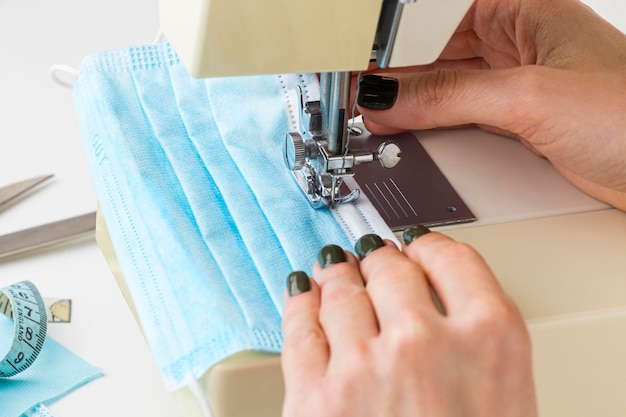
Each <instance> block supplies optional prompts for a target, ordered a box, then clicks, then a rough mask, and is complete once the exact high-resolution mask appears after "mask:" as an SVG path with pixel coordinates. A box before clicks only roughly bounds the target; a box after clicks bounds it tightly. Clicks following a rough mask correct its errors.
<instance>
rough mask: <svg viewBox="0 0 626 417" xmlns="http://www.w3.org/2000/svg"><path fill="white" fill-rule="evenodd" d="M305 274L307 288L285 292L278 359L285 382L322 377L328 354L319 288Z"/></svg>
mask: <svg viewBox="0 0 626 417" xmlns="http://www.w3.org/2000/svg"><path fill="white" fill-rule="evenodd" d="M305 278H306V280H307V281H308V284H309V286H310V290H308V291H304V292H301V293H299V294H297V295H293V296H289V295H288V294H287V292H285V307H284V311H283V323H282V325H283V339H284V343H283V351H282V354H281V362H282V368H283V375H284V377H285V384H286V385H288V386H290V385H292V384H293V383H299V381H302V380H309V379H311V378H316V377H321V376H322V375H323V374H324V373H325V372H326V366H327V364H328V358H329V350H328V341H327V340H326V336H325V334H324V330H323V329H322V325H321V324H320V322H319V310H320V289H319V286H318V285H317V283H315V281H313V280H310V279H309V278H308V277H306V276H305Z"/></svg>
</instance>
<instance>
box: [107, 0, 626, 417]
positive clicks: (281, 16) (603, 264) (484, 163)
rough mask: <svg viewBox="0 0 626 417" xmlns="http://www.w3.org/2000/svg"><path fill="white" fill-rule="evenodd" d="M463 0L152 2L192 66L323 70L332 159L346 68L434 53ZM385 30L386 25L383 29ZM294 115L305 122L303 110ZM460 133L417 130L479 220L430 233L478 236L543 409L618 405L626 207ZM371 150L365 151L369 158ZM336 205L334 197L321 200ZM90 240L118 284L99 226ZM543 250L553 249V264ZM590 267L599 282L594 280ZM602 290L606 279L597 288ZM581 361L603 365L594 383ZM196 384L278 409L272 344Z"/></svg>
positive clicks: (235, 408)
mask: <svg viewBox="0 0 626 417" xmlns="http://www.w3.org/2000/svg"><path fill="white" fill-rule="evenodd" d="M472 2H473V1H472V0H443V1H442V0H418V1H417V2H411V1H408V0H407V1H402V0H340V1H337V0H320V1H315V2H303V1H293V0H274V1H267V2H259V1H253V0H159V8H160V14H161V27H162V29H163V31H164V34H165V36H166V37H167V39H168V40H169V41H170V42H171V43H172V45H173V47H174V49H175V50H176V51H177V53H178V54H179V56H180V58H181V60H182V61H183V63H185V65H186V66H187V68H188V69H189V71H190V72H191V73H192V74H193V75H195V76H197V77H218V76H234V75H253V74H273V73H298V72H320V73H324V74H327V75H324V76H323V78H324V80H323V81H322V97H321V100H320V101H321V102H323V101H324V100H326V103H325V104H322V103H320V113H322V116H323V117H324V118H326V120H327V121H326V122H324V123H326V124H327V125H332V126H326V131H325V132H324V135H325V136H324V138H323V140H322V147H323V148H324V149H326V150H327V151H328V154H329V155H335V156H336V155H344V154H345V152H346V149H345V148H346V144H345V141H344V140H343V138H342V135H343V134H344V133H345V132H346V128H345V123H346V117H345V114H346V97H347V92H349V90H347V88H348V87H346V79H347V77H348V75H349V73H350V72H351V71H359V70H364V69H366V68H367V66H368V64H369V62H370V59H371V58H375V59H376V60H377V61H378V62H379V65H380V66H382V67H400V66H409V65H418V64H427V63H430V62H432V61H434V60H435V59H436V58H437V57H438V55H439V54H440V52H441V50H442V48H443V47H444V46H445V44H446V43H447V41H448V39H449V37H450V36H451V34H452V33H453V31H454V30H455V28H456V27H457V25H458V23H459V22H460V20H461V19H462V17H463V16H464V14H465V13H466V10H467V9H468V7H470V5H471V4H472ZM396 11H400V12H401V13H396ZM381 33H386V34H395V36H387V37H382V38H381ZM383 39H386V41H384V40H383ZM373 46H374V48H373ZM325 84H326V85H327V86H330V88H327V87H324V85H325ZM328 102H332V104H328ZM301 106H302V109H301V111H302V112H303V113H305V111H304V110H306V106H307V103H305V102H304V101H303V100H302V101H301ZM321 107H323V109H321ZM341 112H343V113H344V116H341V117H339V116H340V113H341ZM331 119H332V120H334V121H333V122H330V120H331ZM301 124H303V125H304V130H307V127H308V126H307V123H306V121H301ZM290 133H293V132H285V135H286V139H288V138H287V136H289V135H290ZM297 133H299V134H302V132H297ZM309 133H311V132H309ZM315 135H316V133H315V132H313V134H312V135H311V136H315ZM333 135H339V138H338V140H335V139H333V138H332V137H331V136H333ZM459 136H460V134H459V132H455V133H452V134H450V133H447V132H442V131H435V132H424V133H423V134H422V135H421V137H420V142H421V143H422V144H423V145H424V147H425V148H426V150H427V151H428V152H429V153H431V154H432V155H433V159H434V160H435V162H436V163H437V165H439V167H440V168H441V169H442V171H443V172H444V173H445V174H446V176H447V177H449V178H450V180H451V182H452V183H453V184H454V185H455V187H456V188H458V189H460V191H461V194H462V195H463V197H464V199H466V200H467V201H468V203H469V205H470V206H471V207H472V210H474V211H475V213H476V215H477V217H478V221H476V222H474V223H472V224H471V227H460V228H457V227H452V228H450V227H447V228H443V229H439V230H442V231H443V232H444V233H448V234H450V235H451V236H453V237H455V238H457V239H460V240H464V241H467V242H469V243H470V244H472V245H474V246H475V247H477V248H478V249H479V251H480V252H481V253H482V254H483V256H485V258H486V259H487V261H488V262H489V263H490V264H491V266H492V268H493V269H494V272H495V273H496V275H497V276H498V277H499V279H500V280H501V283H502V285H503V286H504V288H505V290H506V291H507V292H508V293H509V294H510V295H511V296H512V297H513V298H514V299H515V301H516V302H517V303H518V305H519V306H520V309H521V311H522V314H523V315H524V317H525V319H526V320H527V322H528V324H529V328H530V332H531V336H532V338H533V344H534V346H535V347H534V357H535V377H536V379H537V389H538V397H539V405H540V411H541V414H542V415H546V416H559V415H570V416H576V417H578V416H581V417H582V416H586V415H603V416H616V417H617V416H622V415H623V414H624V412H625V411H626V409H624V407H623V395H622V392H621V391H620V390H619V389H614V390H603V389H602V388H598V387H604V386H607V385H610V386H612V387H614V388H617V387H618V386H622V387H623V386H624V385H626V379H625V378H626V377H624V375H626V361H625V360H624V359H623V358H624V357H623V351H624V349H626V336H625V334H626V333H625V332H623V331H621V332H619V331H618V330H619V329H623V326H626V298H625V296H624V295H623V294H626V279H625V278H626V259H625V258H624V257H623V254H624V253H626V239H625V238H624V236H626V215H625V214H624V213H622V212H619V211H616V210H613V209H610V208H608V207H607V206H605V205H603V204H601V203H599V202H596V201H595V200H593V199H591V198H589V197H587V196H584V195H582V194H581V193H580V192H578V191H577V190H575V189H574V188H573V187H570V186H569V184H567V183H566V182H565V181H564V180H562V178H561V177H560V176H559V175H558V174H557V173H556V172H555V171H554V170H553V169H552V167H551V166H550V165H549V163H547V162H546V161H543V160H540V159H539V158H536V157H535V156H534V155H531V154H530V153H529V152H526V151H525V150H524V149H521V147H520V146H519V144H517V143H516V142H514V141H507V140H504V139H502V138H496V137H495V136H493V135H488V134H485V133H483V132H478V131H476V130H469V131H464V132H463V133H462V136H463V137H462V138H460V137H459ZM329 137H331V140H329ZM303 139H304V140H308V139H310V138H303ZM416 142H417V141H416ZM329 143H331V145H330V147H329V146H328V144H329ZM332 143H335V144H332ZM287 144H288V143H287ZM404 146H405V145H404V144H401V147H404ZM444 148H445V149H444ZM485 149H489V151H488V152H489V157H488V158H485V157H484V156H485V154H486V151H485ZM277 152H285V150H284V149H277ZM374 152H375V151H374ZM374 152H371V153H370V156H371V158H370V157H369V156H368V157H367V159H372V160H375V159H377V155H376V154H375V153H374ZM357 154H358V152H357ZM309 156H311V155H309ZM403 157H404V154H403ZM309 159H311V158H309ZM503 161H506V162H504V163H505V165H506V167H504V168H503V166H502V163H503ZM294 162H297V161H295V160H294ZM301 162H302V161H301V159H300V161H299V162H298V163H297V164H292V168H293V167H295V166H296V165H300V163H301ZM370 165H374V164H370ZM285 169H287V168H285ZM395 169H397V168H394V169H391V170H389V171H394V170H395ZM359 175H360V174H358V173H357V175H356V180H357V182H360V181H359V178H360V177H359ZM296 178H297V177H296ZM305 193H306V191H305ZM334 203H335V200H334V198H331V201H330V202H328V201H327V203H323V204H321V206H326V205H329V206H330V205H333V204H334ZM100 220H102V219H100ZM539 236H541V237H540V238H538V237H539ZM98 241H99V244H100V246H101V247H102V248H103V250H104V252H105V253H107V252H109V254H108V255H107V259H108V260H109V262H110V263H111V264H112V265H111V266H112V270H113V271H115V272H116V276H117V278H118V282H119V283H120V287H121V288H122V290H124V288H125V281H124V279H123V276H122V274H121V271H120V270H119V268H118V267H116V265H115V256H114V253H113V251H112V247H111V245H110V242H109V241H108V234H107V233H106V227H105V225H104V224H101V225H99V228H98ZM503 243H505V244H503ZM599 247H601V248H603V250H598V248H599ZM546 253H550V254H553V258H551V259H554V261H553V262H551V261H550V259H547V258H550V257H549V256H548V255H546ZM573 254H574V256H573V257H572V255H573ZM583 254H584V256H583ZM590 276H594V277H595V278H594V280H595V283H593V284H592V283H589V280H588V278H589V277H590ZM597 287H602V289H603V290H602V291H594V289H595V288H597ZM123 292H124V293H125V295H126V297H127V300H128V302H129V304H130V305H131V307H132V299H131V298H130V296H129V295H128V292H127V291H123ZM558 295H561V296H560V297H559V296H558ZM616 329H617V330H616ZM594 342H598V343H597V344H596V343H594ZM579 372H582V373H586V374H589V375H592V376H593V375H596V376H597V375H600V374H601V375H602V380H601V381H598V380H594V379H593V377H590V378H589V379H587V378H586V377H581V376H580V375H579ZM199 382H200V384H201V386H202V387H203V388H204V389H205V392H206V397H207V398H208V400H209V402H210V404H211V406H212V408H213V411H214V414H215V417H235V416H236V417H247V416H250V417H252V416H254V417H278V416H279V415H280V414H281V404H282V398H283V390H284V387H283V383H282V377H281V370H280V357H279V356H278V355H269V354H264V353H261V352H242V353H241V354H240V355H236V357H233V358H229V359H228V360H226V361H224V362H222V363H219V364H217V365H215V366H214V367H213V368H212V369H210V370H209V371H207V373H206V374H205V375H204V376H203V378H201V379H200V381H199ZM174 397H175V398H176V399H177V401H178V402H179V403H180V404H181V405H182V407H183V409H184V415H185V416H202V415H203V414H202V411H201V409H200V407H199V405H198V403H197V401H196V399H195V397H194V396H193V395H192V394H191V393H190V392H189V391H187V390H181V391H179V392H176V393H174ZM574 398H575V399H578V401H574V400H573V399H574ZM583 399H585V400H584V401H583ZM581 401H583V402H581Z"/></svg>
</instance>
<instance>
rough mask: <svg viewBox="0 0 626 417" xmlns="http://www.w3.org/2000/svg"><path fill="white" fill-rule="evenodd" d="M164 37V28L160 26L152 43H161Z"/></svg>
mask: <svg viewBox="0 0 626 417" xmlns="http://www.w3.org/2000/svg"><path fill="white" fill-rule="evenodd" d="M163 39H165V34H164V33H163V30H162V29H161V28H159V30H158V31H157V33H156V35H155V37H154V40H153V41H152V43H153V44H157V43H161V42H163Z"/></svg>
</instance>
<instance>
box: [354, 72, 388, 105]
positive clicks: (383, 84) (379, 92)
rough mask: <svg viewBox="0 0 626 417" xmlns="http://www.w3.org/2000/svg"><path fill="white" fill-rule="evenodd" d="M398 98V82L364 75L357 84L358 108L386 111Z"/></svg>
mask: <svg viewBox="0 0 626 417" xmlns="http://www.w3.org/2000/svg"><path fill="white" fill-rule="evenodd" d="M397 96H398V80H396V79H395V78H391V77H381V76H380V75H366V76H364V77H363V78H361V81H360V82H359V95H358V97H357V100H356V101H357V103H358V104H359V106H362V107H365V108H367V109H373V110H386V109H388V108H390V107H391V106H393V103H395V101H396V97H397Z"/></svg>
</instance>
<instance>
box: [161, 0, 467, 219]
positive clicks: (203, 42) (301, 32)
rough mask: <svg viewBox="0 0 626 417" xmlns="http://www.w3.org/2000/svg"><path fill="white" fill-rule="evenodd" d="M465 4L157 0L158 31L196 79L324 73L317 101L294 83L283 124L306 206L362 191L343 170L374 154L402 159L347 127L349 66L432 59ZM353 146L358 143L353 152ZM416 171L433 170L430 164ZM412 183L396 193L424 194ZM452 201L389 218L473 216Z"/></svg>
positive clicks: (391, 163) (393, 147) (461, 0)
mask: <svg viewBox="0 0 626 417" xmlns="http://www.w3.org/2000/svg"><path fill="white" fill-rule="evenodd" d="M471 3H472V0H451V1H447V2H445V3H443V4H442V3H441V2H439V1H436V0H421V1H419V2H416V1H415V0H384V1H383V0H367V1H361V0H350V1H341V2H336V1H333V0H326V1H321V2H287V1H282V2H275V1H274V2H264V3H258V2H253V1H246V0H239V1H221V2H220V1H186V2H180V1H174V0H161V1H160V3H159V6H160V14H161V26H162V29H163V32H164V33H165V35H166V37H167V39H168V40H169V41H170V42H171V43H172V45H173V47H174V49H175V50H176V51H177V53H178V54H179V56H180V58H181V59H182V61H183V62H184V63H185V65H186V67H187V68H188V69H189V71H190V72H191V73H192V75H194V76H196V77H219V76H233V75H254V74H274V73H276V74H281V73H299V72H308V73H310V72H318V73H321V75H320V90H321V92H320V100H316V101H309V102H307V101H306V98H305V94H304V93H303V92H302V91H299V95H300V97H299V98H300V99H299V111H298V114H299V115H300V129H299V131H295V132H285V133H286V136H285V145H284V150H283V152H284V154H285V159H286V162H287V166H288V167H289V169H290V170H291V171H292V172H293V175H294V177H295V179H296V181H297V182H298V184H300V187H301V189H302V191H303V193H304V194H305V195H306V197H307V198H308V200H309V202H310V203H311V205H313V207H316V208H322V207H334V206H335V205H336V204H340V203H343V202H349V201H353V200H355V199H356V198H358V197H359V194H360V190H359V189H351V190H346V188H343V187H342V186H343V184H344V178H346V177H351V176H353V175H354V173H355V169H356V166H357V165H362V164H366V163H369V162H373V161H378V162H379V164H380V166H382V167H384V168H393V167H395V166H396V165H397V164H398V163H399V162H400V159H401V151H400V147H398V145H397V144H396V143H393V142H390V141H383V140H381V141H378V142H377V143H375V145H376V149H374V150H372V149H365V148H364V147H363V146H359V141H360V142H363V141H365V140H366V138H365V137H362V136H363V135H362V130H357V129H355V128H352V129H348V119H349V118H350V115H351V109H350V108H349V105H350V95H351V93H354V92H351V91H350V82H351V74H352V71H361V70H366V69H367V68H368V65H369V64H370V62H371V61H375V62H376V64H377V66H378V67H379V68H388V67H405V66H411V65H421V64H429V63H431V62H433V61H434V60H436V59H437V57H438V56H439V54H440V53H441V51H442V49H443V48H444V47H445V45H446V43H447V42H448V40H449V39H450V37H451V35H452V33H453V32H454V30H455V29H456V27H457V26H458V24H459V22H460V21H461V19H462V18H463V16H464V15H465V13H466V11H467V9H468V8H469V6H470V5H471ZM192 16H193V18H192ZM320 22H321V24H320ZM233 28H235V29H236V30H232V29H233ZM351 136H352V137H351ZM360 136H361V137H360ZM351 139H352V143H351V144H350V147H349V146H348V143H349V142H350V141H351ZM369 142H370V143H371V142H373V141H372V140H370V141H369ZM353 148H355V149H358V151H354V152H353ZM416 152H420V149H417V150H416V151H412V152H411V153H410V154H409V153H407V152H406V151H405V152H403V155H405V156H407V155H410V156H412V157H413V158H416V157H417V156H416ZM422 153H423V151H422ZM412 162H417V161H412ZM403 166H404V167H410V166H412V167H413V169H420V167H424V164H418V163H411V161H408V162H406V163H405V164H404V165H403ZM421 169H429V170H431V171H436V170H437V168H436V166H435V165H433V164H430V165H429V167H428V168H421ZM369 171H371V170H368V171H363V174H361V175H362V176H365V175H369V176H372V175H373V176H374V177H380V175H379V174H378V171H376V170H374V171H373V172H369ZM429 175H430V174H429ZM423 176H424V175H420V173H419V172H408V173H407V172H403V173H401V174H399V177H400V178H407V177H423ZM441 177H442V176H441ZM442 178H443V177H442ZM443 182H445V181H442V183H443ZM395 183H401V181H396V182H395ZM442 183H440V184H438V186H439V189H441V190H443V189H444V188H446V185H444V184H442ZM409 188H410V189H413V190H412V191H411V190H404V189H400V188H399V189H398V192H400V193H402V194H403V195H408V196H410V195H415V194H419V195H423V194H424V193H423V192H420V190H415V188H416V187H415V186H414V185H413V186H412V187H409ZM447 189H450V187H449V186H447ZM453 193H454V192H453V191H451V192H450V194H453ZM429 194H430V195H434V194H435V193H432V192H431V193H429ZM370 199H371V198H370ZM454 200H457V201H451V200H450V199H447V200H446V201H445V202H442V203H441V204H440V205H441V206H445V209H444V210H441V211H439V213H441V214H443V217H441V215H438V216H435V217H434V218H430V217H429V218H407V219H404V220H403V222H402V223H400V224H398V225H393V226H397V227H396V228H397V229H400V228H402V227H406V226H407V225H410V224H415V223H421V224H429V225H433V224H440V223H454V222H459V221H467V220H472V219H473V215H472V214H471V213H469V210H467V209H466V208H464V204H463V203H462V202H461V201H458V200H460V199H458V198H457V197H455V198H454ZM411 203H413V202H412V201H409V202H408V204H411ZM431 204H437V203H436V202H434V203H431ZM450 207H454V210H452V209H450ZM420 209H421V207H420ZM462 209H464V210H462ZM379 211H380V209H379ZM413 211H414V212H415V210H413ZM418 211H420V212H426V211H427V210H418ZM461 214H462V216H461V217H459V215H461Z"/></svg>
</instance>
